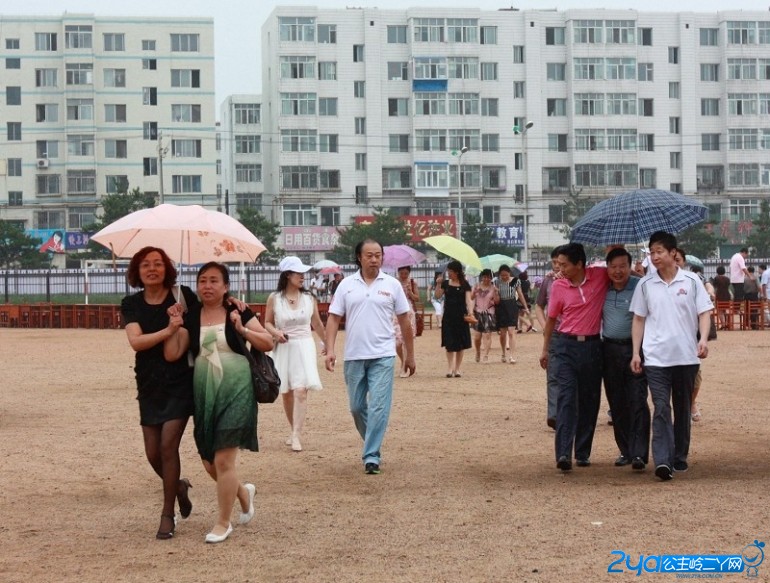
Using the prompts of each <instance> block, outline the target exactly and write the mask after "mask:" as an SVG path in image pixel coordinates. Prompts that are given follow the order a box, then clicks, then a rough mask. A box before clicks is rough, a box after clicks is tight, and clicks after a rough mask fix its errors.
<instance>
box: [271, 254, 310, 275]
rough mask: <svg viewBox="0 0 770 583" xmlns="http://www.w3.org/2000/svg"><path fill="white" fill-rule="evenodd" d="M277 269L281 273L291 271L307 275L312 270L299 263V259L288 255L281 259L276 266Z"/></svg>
mask: <svg viewBox="0 0 770 583" xmlns="http://www.w3.org/2000/svg"><path fill="white" fill-rule="evenodd" d="M278 269H280V270H281V271H293V272H294V273H307V272H308V271H310V269H312V268H311V267H310V266H309V265H305V264H304V263H302V261H300V259H299V257H297V256H295V255H289V256H288V257H284V258H283V259H281V262H280V263H279V264H278Z"/></svg>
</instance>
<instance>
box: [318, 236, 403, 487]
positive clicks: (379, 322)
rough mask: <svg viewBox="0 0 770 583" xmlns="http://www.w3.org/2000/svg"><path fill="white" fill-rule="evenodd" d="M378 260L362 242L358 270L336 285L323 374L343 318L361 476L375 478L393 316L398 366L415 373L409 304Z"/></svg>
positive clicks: (374, 246)
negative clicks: (399, 341) (401, 356)
mask: <svg viewBox="0 0 770 583" xmlns="http://www.w3.org/2000/svg"><path fill="white" fill-rule="evenodd" d="M382 255H383V250H382V245H381V244H380V243H378V242H377V241H372V240H370V239H368V240H366V241H361V242H360V243H359V244H358V245H356V263H357V264H358V267H359V270H358V271H357V272H356V274H355V275H353V276H351V277H346V278H345V279H343V280H342V281H341V282H340V285H339V287H337V292H336V293H335V294H334V299H333V300H332V304H331V306H329V318H328V320H327V322H326V370H328V371H331V372H334V365H335V364H336V362H337V356H336V355H335V352H334V343H335V341H336V339H337V330H338V329H339V324H340V320H341V319H342V317H343V316H345V334H346V338H345V359H344V360H345V384H346V385H347V387H348V400H349V402H350V412H351V413H352V414H353V421H354V422H355V424H356V429H358V433H359V434H360V435H361V437H362V439H363V440H364V449H363V455H362V458H363V461H364V471H365V472H366V473H367V474H379V473H380V447H381V446H382V440H383V438H384V437H385V430H386V429H387V427H388V417H389V416H390V405H391V402H392V400H393V371H394V365H395V358H396V337H395V333H394V330H393V316H394V315H395V316H396V317H397V318H398V325H399V326H400V327H401V334H402V337H403V338H404V342H405V343H406V354H407V357H406V360H405V361H404V367H405V369H406V370H407V371H409V374H410V375H412V374H414V371H415V363H414V336H413V334H412V325H411V323H410V322H409V315H408V312H409V310H410V306H409V302H408V301H407V299H406V295H405V294H404V289H403V287H401V284H400V283H399V282H398V280H396V279H395V278H394V277H391V276H390V275H388V274H386V273H383V272H382V271H380V267H382Z"/></svg>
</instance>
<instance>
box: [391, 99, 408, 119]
mask: <svg viewBox="0 0 770 583" xmlns="http://www.w3.org/2000/svg"><path fill="white" fill-rule="evenodd" d="M388 115H389V116H390V117H398V116H406V115H409V98H408V97H395V98H393V97H392V98H390V99H388Z"/></svg>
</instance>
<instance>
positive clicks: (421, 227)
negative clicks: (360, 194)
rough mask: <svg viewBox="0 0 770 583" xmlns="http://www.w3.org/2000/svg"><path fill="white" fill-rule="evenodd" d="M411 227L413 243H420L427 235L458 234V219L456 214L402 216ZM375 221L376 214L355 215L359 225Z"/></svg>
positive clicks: (410, 233)
mask: <svg viewBox="0 0 770 583" xmlns="http://www.w3.org/2000/svg"><path fill="white" fill-rule="evenodd" d="M401 220H403V221H404V222H405V223H406V224H407V226H408V227H409V235H410V237H411V242H412V243H419V242H420V241H422V240H423V239H424V238H425V237H432V236H433V235H452V236H453V237H455V236H456V235H457V221H456V220H455V217H454V215H406V216H403V217H401ZM372 222H374V216H371V215H362V216H358V217H355V223H356V224H357V225H361V224H364V225H365V224H369V223H372Z"/></svg>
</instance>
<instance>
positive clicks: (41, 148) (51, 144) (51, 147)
mask: <svg viewBox="0 0 770 583" xmlns="http://www.w3.org/2000/svg"><path fill="white" fill-rule="evenodd" d="M35 152H36V153H37V157H38V158H49V159H51V158H58V157H59V142H57V141H56V140H37V142H35Z"/></svg>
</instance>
